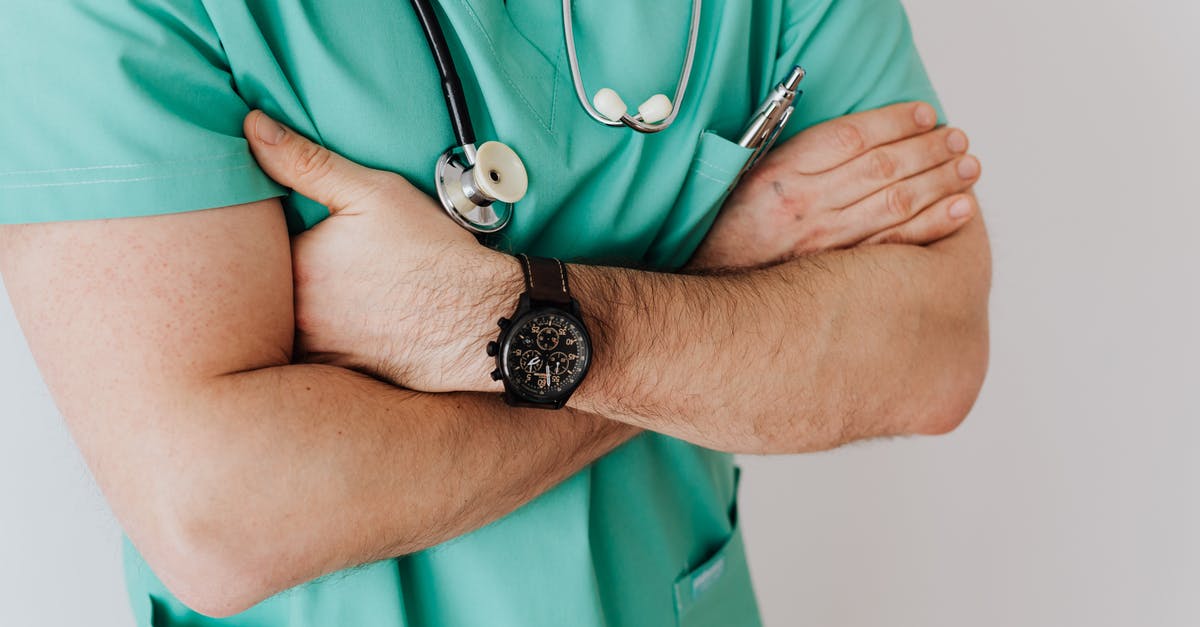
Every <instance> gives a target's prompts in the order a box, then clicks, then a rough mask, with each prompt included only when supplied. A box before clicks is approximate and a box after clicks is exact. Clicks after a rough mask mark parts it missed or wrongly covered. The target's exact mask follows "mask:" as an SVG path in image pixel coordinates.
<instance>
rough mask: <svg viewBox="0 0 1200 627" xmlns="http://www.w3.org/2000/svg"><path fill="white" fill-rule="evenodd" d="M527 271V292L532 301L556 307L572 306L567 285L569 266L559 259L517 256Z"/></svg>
mask: <svg viewBox="0 0 1200 627" xmlns="http://www.w3.org/2000/svg"><path fill="white" fill-rule="evenodd" d="M517 259H520V260H521V269H522V270H524V271H525V291H526V292H528V293H529V298H530V300H533V301H538V302H543V303H552V304H555V305H569V304H571V288H570V285H568V284H567V266H566V264H564V263H563V262H561V261H559V260H557V259H546V258H544V257H530V256H529V255H524V254H522V255H517Z"/></svg>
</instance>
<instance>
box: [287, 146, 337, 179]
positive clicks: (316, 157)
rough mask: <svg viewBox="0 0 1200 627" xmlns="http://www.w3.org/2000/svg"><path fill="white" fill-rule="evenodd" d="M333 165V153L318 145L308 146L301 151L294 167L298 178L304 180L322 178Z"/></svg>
mask: <svg viewBox="0 0 1200 627" xmlns="http://www.w3.org/2000/svg"><path fill="white" fill-rule="evenodd" d="M332 163H333V153H331V152H329V150H328V149H326V148H324V147H322V146H318V145H317V144H308V145H306V146H304V147H303V148H301V149H300V151H299V153H298V154H297V155H296V160H295V161H294V162H293V164H292V167H293V168H294V170H295V173H296V175H297V176H300V177H303V178H320V177H321V176H324V175H325V174H326V173H327V172H328V171H329V168H330V167H331V166H332Z"/></svg>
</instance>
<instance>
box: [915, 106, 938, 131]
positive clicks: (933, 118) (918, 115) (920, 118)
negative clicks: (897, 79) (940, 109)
mask: <svg viewBox="0 0 1200 627" xmlns="http://www.w3.org/2000/svg"><path fill="white" fill-rule="evenodd" d="M913 119H914V120H916V121H917V126H921V127H925V126H933V125H934V124H936V123H937V113H936V112H934V110H933V107H931V106H929V105H927V104H925V103H924V102H922V103H921V104H918V105H917V108H916V109H915V110H914V111H913Z"/></svg>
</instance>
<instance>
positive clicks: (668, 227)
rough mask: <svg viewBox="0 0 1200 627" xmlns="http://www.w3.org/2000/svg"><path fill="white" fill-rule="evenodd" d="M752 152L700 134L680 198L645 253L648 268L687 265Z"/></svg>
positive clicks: (712, 135) (724, 140)
mask: <svg viewBox="0 0 1200 627" xmlns="http://www.w3.org/2000/svg"><path fill="white" fill-rule="evenodd" d="M753 152H754V151H753V149H751V148H744V147H742V146H739V145H738V144H737V143H736V142H733V141H730V140H728V139H725V138H724V137H722V136H720V135H718V134H717V133H715V132H713V131H704V132H703V133H701V135H700V140H699V143H698V144H697V146H696V152H695V155H694V156H693V157H692V163H691V166H690V167H689V168H688V173H687V177H686V178H685V179H684V182H683V187H682V188H681V189H680V192H679V196H677V197H676V200H675V204H674V205H673V206H672V207H671V210H670V213H669V215H668V218H667V219H666V221H665V222H664V226H663V228H662V230H661V231H660V232H659V233H658V234H657V236H656V237H655V239H654V242H653V243H652V244H651V246H650V249H649V251H648V252H647V254H646V259H645V261H646V263H647V264H648V265H649V266H651V267H656V268H671V269H675V268H679V267H681V266H683V265H684V264H685V263H687V261H688V259H689V258H691V256H692V253H693V252H695V250H696V248H697V247H699V246H700V243H701V242H702V241H704V236H705V235H707V234H708V231H709V229H711V228H712V225H713V221H714V220H715V219H716V217H717V213H718V212H719V211H720V209H721V204H722V203H723V202H724V201H725V197H726V196H727V195H728V194H729V191H730V188H731V186H732V185H733V183H734V182H735V181H736V179H737V176H738V173H739V172H741V170H742V167H743V166H744V165H745V164H746V160H747V159H749V158H750V155H751V154H752V153H753Z"/></svg>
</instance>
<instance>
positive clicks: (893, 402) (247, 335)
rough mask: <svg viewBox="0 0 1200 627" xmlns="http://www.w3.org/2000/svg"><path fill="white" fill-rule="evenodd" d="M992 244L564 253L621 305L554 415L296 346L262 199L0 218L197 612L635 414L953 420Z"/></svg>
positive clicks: (732, 432)
mask: <svg viewBox="0 0 1200 627" xmlns="http://www.w3.org/2000/svg"><path fill="white" fill-rule="evenodd" d="M260 159H261V157H260ZM422 210H423V208H422ZM430 215H436V213H435V214H430ZM340 217H341V216H339V218H340ZM331 220H332V218H331ZM418 232H420V231H418ZM986 251H987V246H986V238H985V235H984V232H983V227H982V224H981V223H980V222H979V221H978V219H975V220H974V221H973V222H972V223H971V224H968V225H967V226H966V227H964V228H962V229H961V230H959V231H958V232H957V233H956V234H954V235H952V236H950V237H947V238H945V239H943V240H941V241H939V242H938V243H936V244H933V245H930V246H927V247H915V246H898V245H897V246H875V247H871V248H862V249H852V250H845V251H840V252H831V253H826V254H823V255H819V256H814V257H808V258H801V259H797V260H793V261H791V262H788V263H785V264H782V265H778V266H776V267H772V268H766V269H760V270H755V271H750V272H740V273H730V274H724V275H720V276H667V275H655V274H649V273H640V272H633V271H624V270H616V269H594V268H585V267H573V268H572V272H573V273H574V274H573V276H574V277H576V279H575V280H576V287H577V291H578V292H579V298H580V299H581V300H582V301H583V302H584V306H585V308H586V309H588V310H589V311H591V312H595V313H598V312H600V311H601V310H603V309H605V308H606V307H602V306H601V303H609V302H613V303H617V304H618V306H616V307H612V308H611V310H610V311H608V312H607V313H606V314H605V317H604V319H602V320H601V319H595V320H594V323H595V324H594V326H596V327H597V328H604V329H606V331H605V332H603V333H600V334H599V335H600V336H601V337H602V340H601V341H602V344H600V345H599V346H598V358H599V359H600V360H601V361H600V362H598V363H597V364H596V366H595V370H594V372H593V376H592V377H591V378H590V379H589V381H588V383H587V384H586V387H585V388H583V389H581V390H580V393H579V395H578V403H579V404H578V406H577V408H576V409H572V410H570V413H571V415H568V416H563V415H561V414H547V413H544V412H538V411H519V410H511V409H509V408H506V407H504V406H503V405H502V404H501V403H499V402H498V401H497V399H496V398H495V396H494V395H487V396H483V395H479V394H472V393H452V394H425V393H419V392H412V391H405V390H401V389H398V388H395V387H392V386H389V385H387V384H385V383H381V382H379V381H377V380H375V379H373V378H370V377H367V376H365V375H362V374H358V373H356V372H353V371H351V370H348V369H345V368H340V367H337V366H333V365H321V364H292V363H291V361H292V357H293V356H292V352H291V347H292V340H293V332H294V329H295V328H294V326H293V320H294V315H295V313H296V312H294V311H293V309H292V303H293V293H292V287H291V286H292V279H293V277H292V259H290V255H289V242H288V239H287V237H286V229H285V226H284V224H283V218H282V211H281V208H280V207H279V204H278V201H264V202H261V203H255V204H254V205H249V206H243V207H237V208H228V209H218V210H212V211H205V212H195V213H188V214H179V215H173V216H162V217H154V218H144V219H132V220H110V221H99V222H91V223H75V224H50V225H29V226H22V227H7V228H5V229H3V230H0V270H2V271H3V272H4V276H5V278H6V284H7V287H8V289H9V291H10V293H11V295H12V300H13V303H14V305H15V307H16V309H17V313H18V316H19V318H20V320H21V322H22V326H23V328H24V330H25V332H26V335H27V337H28V338H29V341H30V345H31V348H32V349H33V351H34V354H35V356H36V357H37V358H38V362H39V365H40V367H41V368H42V370H43V373H44V375H45V377H46V380H47V382H48V384H49V385H50V388H51V390H52V392H53V394H54V396H55V399H56V400H57V402H58V403H59V405H60V409H61V410H62V412H63V414H64V416H65V417H66V418H67V420H68V422H69V424H70V426H71V429H72V432H73V434H74V435H75V437H76V439H77V441H78V442H79V445H80V447H81V449H82V450H83V452H84V455H85V457H86V458H87V459H88V461H89V463H90V465H91V467H92V469H93V471H94V472H95V474H96V476H97V479H98V481H99V482H100V484H101V487H102V488H103V490H104V491H105V493H106V495H107V497H108V499H109V501H110V503H111V504H112V506H113V509H114V512H115V513H116V514H117V516H118V518H119V519H120V520H121V521H122V523H123V525H124V526H125V528H126V530H127V531H128V533H129V535H130V537H131V538H132V539H133V540H134V542H135V543H136V544H137V546H138V547H139V549H140V550H141V551H142V553H143V555H144V556H145V557H146V558H147V560H148V561H149V562H150V564H151V565H152V566H153V567H154V568H155V571H156V573H158V574H159V576H160V577H161V578H162V579H163V580H164V583H166V584H167V585H168V586H169V587H170V588H171V589H172V590H173V591H174V592H175V593H176V594H177V596H179V597H180V599H181V600H183V601H184V602H185V603H188V604H189V605H191V606H192V607H194V608H195V609H197V610H199V611H201V612H204V613H208V614H212V615H227V614H232V613H234V612H236V611H239V610H241V609H244V608H246V607H248V606H250V605H252V604H253V603H255V602H257V601H259V600H261V599H262V598H265V597H266V596H268V595H270V594H273V593H274V592H277V591H279V590H282V589H286V588H287V587H290V586H292V585H295V584H297V583H300V582H303V581H306V580H308V579H311V578H313V577H316V576H318V575H321V574H323V573H326V572H330V571H334V570H338V569H340V568H344V567H348V566H352V565H355V564H359V563H364V562H367V561H371V560H373V559H378V558H384V557H389V556H394V555H399V554H404V553H407V552H411V551H414V550H418V549H421V548H424V547H427V546H430V545H432V544H436V543H438V542H441V541H443V540H445V539H448V538H450V537H454V536H457V535H460V534H461V533H464V532H466V531H468V530H470V529H473V528H476V527H478V526H480V525H482V524H485V523H486V522H488V521H490V520H494V519H495V518H497V517H499V516H501V515H503V514H504V513H506V512H508V511H511V510H512V509H514V508H515V507H517V506H519V505H520V504H522V503H524V502H526V501H528V500H529V499H531V498H533V497H534V496H536V495H537V494H540V493H541V492H543V491H545V490H546V489H548V488H549V487H551V486H553V485H554V484H555V483H557V482H558V481H561V480H562V479H563V478H565V477H567V476H569V475H570V474H572V473H573V472H575V471H576V470H578V469H579V468H581V467H582V466H584V465H586V464H587V463H589V462H591V461H593V460H594V459H596V458H597V457H599V456H601V455H603V454H604V453H606V452H608V451H609V450H611V449H612V448H613V447H615V446H617V445H618V444H620V443H621V442H623V441H624V440H625V439H627V438H629V437H631V436H632V435H633V434H635V433H636V432H637V430H638V428H639V427H644V428H652V429H654V430H657V431H662V432H665V433H670V434H673V435H678V436H680V437H684V438H685V439H689V440H692V441H696V442H699V443H702V444H706V445H709V446H714V447H717V448H724V449H727V450H750V451H757V452H768V451H785V450H786V451H798V450H813V449H818V448H826V447H830V446H836V445H838V444H840V443H842V442H845V441H849V440H851V439H855V438H857V437H869V436H871V435H881V434H886V433H911V432H940V431H944V430H947V429H949V428H952V427H953V426H954V424H956V423H957V421H958V420H961V418H962V416H963V415H965V411H966V408H967V406H969V404H970V402H971V400H973V398H974V394H975V390H976V389H977V387H978V383H979V380H980V379H981V377H982V368H983V361H984V354H985V352H986V312H985V308H986V307H985V303H986V291H987V290H986V284H987V262H986V260H987V253H986ZM514 267H515V266H514ZM510 278H511V277H510ZM514 294H515V292H514ZM647 294H654V297H653V298H652V299H649V300H643V299H644V297H645V295H647ZM497 307H498V308H499V309H500V313H502V314H507V313H509V311H507V309H508V308H510V307H511V301H510V302H508V304H506V305H497ZM492 319H494V318H492ZM489 323H490V320H489ZM690 329H697V330H703V332H701V333H696V332H694V331H691V332H689V330H690ZM848 337H852V338H854V341H847V338H848ZM731 345H732V346H734V347H743V349H735V350H731V348H730V347H731ZM681 351H683V353H686V354H688V359H687V360H680V359H679V355H680V354H681ZM764 355H767V356H764ZM700 361H703V362H704V363H705V364H706V366H707V367H706V368H701V369H697V368H694V367H691V365H692V364H694V363H698V362H700ZM618 363H619V364H620V365H617V364H618ZM664 364H667V365H666V366H665V365H664ZM463 389H469V388H463ZM651 390H659V391H661V390H669V394H667V395H665V396H663V395H657V394H653V393H651ZM914 392H915V393H914ZM781 404H782V405H781ZM781 406H782V407H786V408H787V409H788V411H786V412H784V411H780V410H779V409H778V408H779V407H781ZM588 412H595V413H588ZM599 415H605V416H608V418H612V419H615V420H609V419H606V418H601V417H599ZM622 421H623V422H624V423H629V424H628V425H627V424H623V422H622ZM462 459H469V460H472V462H473V463H470V464H463V463H460V462H459V461H458V460H462ZM297 503H303V504H304V509H303V511H297V510H296V507H297Z"/></svg>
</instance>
